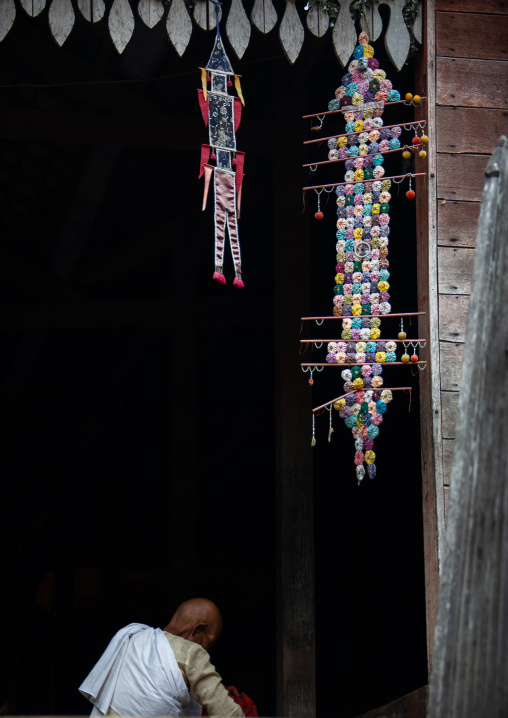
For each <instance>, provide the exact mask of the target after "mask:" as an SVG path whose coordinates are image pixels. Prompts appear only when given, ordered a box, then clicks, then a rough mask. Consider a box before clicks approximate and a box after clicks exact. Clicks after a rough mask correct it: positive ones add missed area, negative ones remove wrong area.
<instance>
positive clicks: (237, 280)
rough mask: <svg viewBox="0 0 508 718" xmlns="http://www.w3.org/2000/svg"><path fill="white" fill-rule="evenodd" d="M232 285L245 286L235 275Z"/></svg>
mask: <svg viewBox="0 0 508 718" xmlns="http://www.w3.org/2000/svg"><path fill="white" fill-rule="evenodd" d="M233 287H245V284H244V283H243V279H239V278H238V277H235V279H234V281H233Z"/></svg>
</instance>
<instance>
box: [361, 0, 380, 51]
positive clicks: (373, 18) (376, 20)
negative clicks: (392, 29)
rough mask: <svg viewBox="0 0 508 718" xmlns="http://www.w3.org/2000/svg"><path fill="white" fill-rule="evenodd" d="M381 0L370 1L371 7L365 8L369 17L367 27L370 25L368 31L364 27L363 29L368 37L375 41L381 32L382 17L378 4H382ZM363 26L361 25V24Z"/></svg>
mask: <svg viewBox="0 0 508 718" xmlns="http://www.w3.org/2000/svg"><path fill="white" fill-rule="evenodd" d="M384 4H385V3H383V0H374V1H373V3H372V8H371V9H370V8H367V11H366V15H367V17H368V18H369V20H368V21H367V23H366V24H367V27H368V26H369V25H370V28H371V31H370V32H368V30H367V29H366V28H363V29H365V31H366V32H367V34H368V36H369V38H370V39H371V40H372V41H373V42H375V41H376V40H377V39H378V38H379V37H380V35H381V33H382V32H383V19H382V17H381V14H380V12H379V6H380V5H384ZM362 27H363V25H362Z"/></svg>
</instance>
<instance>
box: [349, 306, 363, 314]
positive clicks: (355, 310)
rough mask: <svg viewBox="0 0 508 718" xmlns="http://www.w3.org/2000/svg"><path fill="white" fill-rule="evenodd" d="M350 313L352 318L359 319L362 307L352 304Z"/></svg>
mask: <svg viewBox="0 0 508 718" xmlns="http://www.w3.org/2000/svg"><path fill="white" fill-rule="evenodd" d="M351 313H352V314H353V316H354V317H360V316H361V314H362V305H361V304H353V308H352V310H351Z"/></svg>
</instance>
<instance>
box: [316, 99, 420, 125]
mask: <svg viewBox="0 0 508 718" xmlns="http://www.w3.org/2000/svg"><path fill="white" fill-rule="evenodd" d="M426 99H427V98H426V97H421V98H420V102H423V100H426ZM402 104H403V105H408V107H409V106H410V105H413V107H417V106H418V105H416V104H415V103H414V102H413V100H397V101H396V102H385V103H384V106H385V107H387V106H390V107H391V106H392V105H402ZM418 104H420V103H418ZM354 111H355V110H326V111H325V112H316V113H315V114H314V115H302V119H303V120H308V119H310V118H312V117H324V116H326V115H342V114H344V112H354ZM357 111H358V110H357Z"/></svg>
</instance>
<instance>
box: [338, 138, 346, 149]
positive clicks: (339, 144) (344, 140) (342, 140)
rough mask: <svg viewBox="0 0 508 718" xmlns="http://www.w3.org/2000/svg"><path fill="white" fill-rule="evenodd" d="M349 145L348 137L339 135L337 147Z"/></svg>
mask: <svg viewBox="0 0 508 718" xmlns="http://www.w3.org/2000/svg"><path fill="white" fill-rule="evenodd" d="M346 146H347V137H339V139H338V140H337V147H346Z"/></svg>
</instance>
